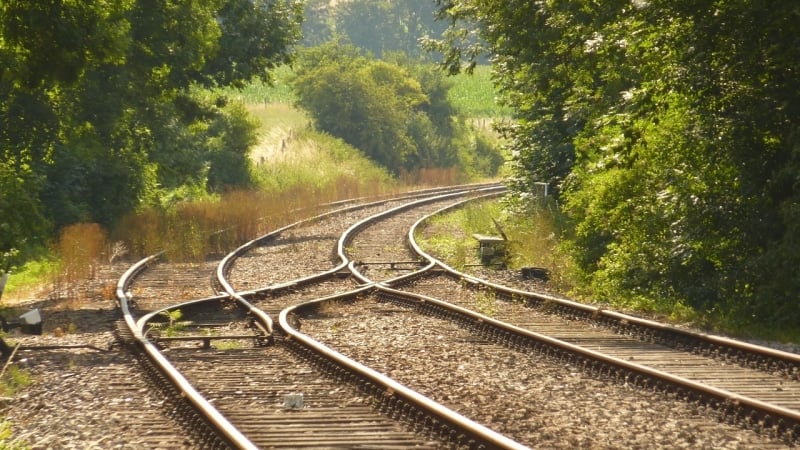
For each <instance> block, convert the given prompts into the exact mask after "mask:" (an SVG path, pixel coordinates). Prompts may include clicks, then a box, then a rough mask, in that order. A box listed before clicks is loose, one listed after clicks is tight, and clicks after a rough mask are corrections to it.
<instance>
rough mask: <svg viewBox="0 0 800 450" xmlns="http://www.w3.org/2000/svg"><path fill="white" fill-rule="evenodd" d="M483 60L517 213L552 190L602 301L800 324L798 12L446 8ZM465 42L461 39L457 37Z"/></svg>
mask: <svg viewBox="0 0 800 450" xmlns="http://www.w3.org/2000/svg"><path fill="white" fill-rule="evenodd" d="M438 4H439V6H440V10H439V14H440V16H441V17H443V18H447V19H448V20H450V21H451V24H452V25H453V29H452V30H451V32H450V33H448V35H449V36H450V37H457V36H463V35H464V33H465V32H464V31H463V30H472V29H473V28H472V27H473V26H476V25H477V29H478V30H479V31H480V34H481V37H482V38H483V39H484V42H486V45H487V47H486V48H484V49H477V48H475V47H474V46H473V47H465V46H463V45H461V44H460V43H459V42H458V41H457V40H456V39H455V38H454V39H451V40H450V41H449V42H446V41H439V42H430V43H429V46H430V47H431V48H435V49H438V50H440V51H441V52H442V53H443V54H444V56H445V61H446V63H447V64H449V66H450V67H451V69H452V70H457V69H458V68H459V66H460V65H462V64H463V63H464V58H463V57H464V56H467V59H469V57H471V56H474V55H475V54H477V53H478V52H479V51H487V52H488V53H490V54H492V55H493V58H494V59H493V64H494V68H495V71H496V76H497V80H498V86H499V88H500V89H501V90H502V91H503V93H504V98H505V99H506V100H507V101H508V103H509V104H510V106H512V107H513V108H514V110H515V113H516V116H517V120H516V121H515V123H514V124H513V125H512V126H510V127H508V128H507V129H506V130H505V131H506V132H507V133H508V135H509V136H510V137H511V138H512V142H513V143H512V145H511V147H512V150H513V154H514V161H513V165H514V167H513V170H514V178H513V179H512V180H511V185H512V187H513V189H514V190H515V192H516V197H517V200H520V201H521V202H522V203H524V202H525V201H526V199H528V198H530V197H531V193H532V192H535V183H536V182H542V181H544V182H548V183H550V185H551V188H552V191H555V192H556V193H557V195H558V196H559V200H560V203H561V204H562V205H563V206H564V211H565V212H566V213H567V214H568V215H569V217H570V219H571V220H572V224H573V226H572V227H571V230H572V233H571V234H570V235H568V236H565V238H566V240H567V242H568V243H569V246H570V248H571V250H572V252H573V255H574V257H575V259H576V261H577V262H578V263H579V266H580V267H581V269H582V270H583V273H584V274H585V276H586V285H587V286H589V287H590V288H591V289H592V292H593V293H594V294H595V295H598V296H600V297H601V298H600V300H611V301H614V302H616V303H618V304H619V303H623V304H624V303H636V304H637V305H639V306H646V307H652V308H659V309H662V310H669V309H670V308H676V309H680V308H684V307H689V308H691V309H694V310H695V311H699V312H702V313H704V314H707V315H708V316H709V317H712V318H714V319H715V320H717V321H722V322H725V323H727V325H729V326H737V325H747V324H752V323H761V324H771V325H773V326H779V327H784V328H792V327H797V326H798V324H800V309H798V308H797V293H798V292H800V272H798V271H797V270H796V268H797V267H800V241H798V236H800V229H798V223H800V221H798V219H800V176H799V175H798V174H800V121H799V120H798V118H799V117H800V114H798V113H799V112H800V110H799V109H800V98H799V97H800V77H798V73H800V31H798V28H797V26H796V24H797V23H800V7H798V5H797V4H796V2H790V1H778V2H770V1H766V0H730V1H719V0H699V1H698V0H669V1H667V0H613V1H604V2H595V1H590V0H571V1H562V2H556V1H539V2H531V1H509V0H481V1H478V0H439V1H438ZM458 30H462V31H461V32H460V33H459V32H458Z"/></svg>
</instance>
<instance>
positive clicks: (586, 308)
mask: <svg viewBox="0 0 800 450" xmlns="http://www.w3.org/2000/svg"><path fill="white" fill-rule="evenodd" d="M487 197H488V196H487ZM481 199H483V197H482V198H474V199H465V200H463V201H461V202H458V203H455V204H453V205H448V206H446V207H444V208H442V209H440V210H438V211H435V212H433V213H431V214H430V215H428V216H427V217H423V218H421V219H420V220H419V221H417V223H415V224H414V226H413V227H412V228H411V229H410V230H409V233H408V239H409V243H410V245H411V248H412V249H413V250H414V252H415V253H417V254H418V255H419V256H420V257H422V258H424V259H425V260H427V261H428V262H429V263H433V264H435V265H436V266H438V267H439V268H441V269H442V270H444V271H445V272H447V273H449V274H450V275H452V276H453V277H455V278H457V279H460V280H465V281H467V282H470V283H473V284H480V285H484V286H488V287H491V288H492V289H494V290H496V291H498V292H501V293H505V294H506V295H508V296H514V297H516V298H520V297H522V298H526V299H529V300H533V301H536V302H539V303H541V302H546V303H548V304H551V305H558V306H562V307H565V308H568V309H571V310H574V311H576V312H579V313H580V314H581V315H582V316H584V317H592V318H594V319H595V320H603V319H605V320H606V321H607V322H613V323H617V324H624V325H626V326H628V327H630V326H639V327H642V328H645V329H649V330H653V332H656V333H667V334H671V335H674V336H682V337H686V338H691V339H698V340H703V341H706V342H708V343H710V344H713V345H718V346H720V347H725V348H728V349H730V350H731V351H734V352H743V353H748V354H752V355H753V356H754V357H758V356H767V357H770V358H773V359H775V360H777V361H780V362H781V363H783V364H785V365H786V367H793V368H794V369H793V370H790V371H789V372H790V373H789V375H790V376H792V375H793V376H794V377H795V378H798V377H800V355H798V354H795V353H790V352H785V351H781V350H777V349H773V348H769V347H763V346H759V345H755V344H750V343H747V342H742V341H737V340H734V339H729V338H726V337H722V336H717V335H713V334H706V333H699V332H696V331H691V330H685V329H680V328H676V327H672V326H670V325H667V324H663V323H659V322H655V321H652V320H647V319H642V318H640V317H634V316H630V315H627V314H624V313H620V312H616V311H611V310H608V309H605V308H601V307H597V306H592V305H586V304H583V303H578V302H575V301H572V300H567V299H564V298H558V297H553V296H550V295H546V294H541V293H536V292H530V291H523V290H520V289H515V288H512V287H508V286H503V285H500V284H496V283H492V282H491V281H488V280H483V279H480V278H477V277H473V276H471V275H469V274H465V273H463V272H460V271H458V270H456V269H454V268H453V267H451V266H449V265H448V264H447V263H445V262H444V261H441V260H439V259H436V258H435V257H433V256H432V255H430V254H429V253H427V252H425V251H424V250H423V249H422V248H421V247H420V246H419V245H418V243H417V242H416V239H415V237H414V236H415V232H416V229H417V227H418V226H419V225H421V224H422V223H424V222H425V221H427V220H430V218H432V217H434V216H435V215H437V214H441V213H444V212H447V211H449V210H452V209H456V208H460V207H463V206H464V205H465V204H466V203H468V202H471V201H477V200H481ZM414 276H418V274H406V276H405V277H398V278H395V279H392V280H391V283H388V282H384V284H390V285H392V284H397V282H400V281H404V280H405V279H407V278H413V277H414Z"/></svg>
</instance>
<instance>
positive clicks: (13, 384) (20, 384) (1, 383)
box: [0, 364, 31, 397]
mask: <svg viewBox="0 0 800 450" xmlns="http://www.w3.org/2000/svg"><path fill="white" fill-rule="evenodd" d="M30 384H31V375H30V373H28V371H27V370H24V369H20V368H19V367H17V366H15V365H13V364H12V365H10V366H8V367H7V368H6V371H5V372H4V373H3V378H2V379H0V389H2V393H3V396H4V397H12V396H14V394H16V393H17V392H18V391H19V390H20V389H22V388H24V387H27V386H29V385H30Z"/></svg>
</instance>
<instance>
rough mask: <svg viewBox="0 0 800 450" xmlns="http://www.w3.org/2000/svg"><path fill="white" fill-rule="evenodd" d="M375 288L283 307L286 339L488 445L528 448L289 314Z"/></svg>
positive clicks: (283, 326)
mask: <svg viewBox="0 0 800 450" xmlns="http://www.w3.org/2000/svg"><path fill="white" fill-rule="evenodd" d="M373 290H375V285H374V284H370V285H367V286H365V287H362V288H360V289H357V290H353V291H349V292H345V293H339V294H335V295H332V296H327V297H323V298H319V299H314V300H311V301H308V302H305V303H301V304H298V305H293V306H290V307H288V308H285V309H284V310H282V311H281V313H280V316H279V324H280V327H281V329H282V330H283V331H284V332H285V333H286V339H289V340H293V341H295V342H297V343H298V344H300V345H302V346H304V347H305V348H307V349H308V350H310V351H313V352H315V353H317V354H319V355H320V356H322V357H323V358H325V359H327V360H331V361H334V362H336V364H338V365H339V366H341V367H343V368H344V369H346V370H347V371H349V372H352V373H354V374H356V375H357V376H359V377H361V378H365V379H366V380H368V381H369V382H370V383H372V384H373V385H374V386H377V387H380V389H381V390H382V391H383V392H384V395H385V396H387V397H392V396H393V397H395V398H398V399H401V400H403V401H405V402H407V403H408V404H411V405H413V406H415V407H416V408H419V409H420V410H421V411H424V412H425V413H427V414H430V415H433V416H435V417H438V418H440V419H441V420H444V421H445V422H447V424H448V425H449V426H450V427H452V428H453V429H456V430H459V431H460V432H462V433H465V434H467V435H468V436H471V438H472V439H475V440H479V441H480V442H483V443H485V444H486V445H491V446H492V448H498V449H526V448H528V447H526V446H524V445H522V444H520V443H518V442H516V441H514V440H512V439H509V438H508V437H506V436H504V435H502V434H500V433H497V432H496V431H494V430H491V429H489V428H487V427H485V426H483V425H481V424H479V423H476V422H473V421H472V420H470V419H468V418H466V417H464V416H462V415H461V414H459V413H457V412H455V411H453V410H451V409H449V408H447V407H445V406H443V405H441V404H439V403H437V402H435V401H433V400H431V399H429V398H428V397H425V396H424V395H422V394H419V393H418V392H416V391H414V390H412V389H409V388H407V387H406V386H404V385H402V384H400V383H398V382H397V381H395V380H394V379H392V378H389V377H388V376H386V375H384V374H382V373H380V372H377V371H375V370H373V369H371V368H369V367H367V366H365V365H363V364H361V363H359V362H356V361H354V360H352V359H350V358H348V357H346V356H344V355H342V354H341V353H339V352H337V351H335V350H333V349H331V348H329V347H328V346H326V345H324V344H322V343H320V342H318V341H316V340H314V339H312V338H310V337H309V336H306V335H305V334H303V333H300V332H299V331H297V330H295V329H294V328H293V327H292V325H291V324H290V321H289V319H288V317H289V315H290V314H293V313H295V311H297V310H299V309H304V308H309V307H312V306H314V305H318V304H321V303H325V302H328V301H334V300H343V299H350V298H353V297H356V296H358V295H361V294H364V293H367V292H370V291H373Z"/></svg>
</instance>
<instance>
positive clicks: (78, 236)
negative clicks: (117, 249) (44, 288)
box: [52, 223, 110, 299]
mask: <svg viewBox="0 0 800 450" xmlns="http://www.w3.org/2000/svg"><path fill="white" fill-rule="evenodd" d="M54 250H55V253H56V254H57V255H58V256H59V261H60V266H59V270H57V271H55V272H54V273H53V280H52V281H53V292H54V293H55V295H56V296H58V297H70V298H77V299H81V298H82V296H83V291H82V290H80V289H75V286H76V285H77V283H78V282H79V281H81V280H86V279H93V278H94V277H95V276H96V271H97V268H98V266H99V265H100V264H101V263H102V261H103V260H104V259H105V258H106V257H107V255H108V254H109V252H110V247H109V244H108V235H107V233H106V231H105V230H104V229H103V228H102V227H101V226H100V225H99V224H96V223H77V224H73V225H69V226H67V227H64V229H63V230H61V233H60V234H59V238H58V241H57V242H56V244H55V249H54Z"/></svg>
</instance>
